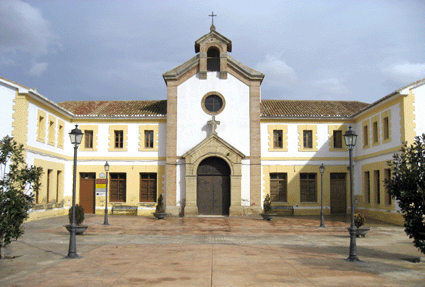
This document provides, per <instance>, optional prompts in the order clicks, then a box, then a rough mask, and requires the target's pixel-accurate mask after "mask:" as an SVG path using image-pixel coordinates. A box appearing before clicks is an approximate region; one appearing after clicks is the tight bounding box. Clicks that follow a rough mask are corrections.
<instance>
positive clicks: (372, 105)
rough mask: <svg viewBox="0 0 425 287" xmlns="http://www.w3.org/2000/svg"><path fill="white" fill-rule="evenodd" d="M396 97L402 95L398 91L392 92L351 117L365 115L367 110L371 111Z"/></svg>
mask: <svg viewBox="0 0 425 287" xmlns="http://www.w3.org/2000/svg"><path fill="white" fill-rule="evenodd" d="M396 95H400V93H399V92H398V90H397V91H395V92H392V93H391V94H389V95H386V96H385V97H383V98H380V99H379V100H377V101H375V102H373V103H371V104H370V105H369V106H367V107H364V108H363V109H361V110H360V111H358V112H357V113H354V114H352V115H351V117H352V118H355V117H357V116H358V115H360V114H361V113H363V112H365V111H367V110H369V109H371V108H373V107H374V106H376V105H378V104H380V103H381V102H383V101H385V100H388V99H389V98H391V97H393V96H396Z"/></svg>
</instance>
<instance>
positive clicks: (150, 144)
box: [145, 130, 153, 148]
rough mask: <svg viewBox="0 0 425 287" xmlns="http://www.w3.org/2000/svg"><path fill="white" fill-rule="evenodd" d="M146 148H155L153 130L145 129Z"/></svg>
mask: <svg viewBox="0 0 425 287" xmlns="http://www.w3.org/2000/svg"><path fill="white" fill-rule="evenodd" d="M145 148H153V131H148V130H146V131H145Z"/></svg>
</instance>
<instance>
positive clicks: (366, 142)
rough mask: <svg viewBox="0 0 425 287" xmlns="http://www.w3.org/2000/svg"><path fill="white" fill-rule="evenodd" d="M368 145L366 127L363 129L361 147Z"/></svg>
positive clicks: (367, 130)
mask: <svg viewBox="0 0 425 287" xmlns="http://www.w3.org/2000/svg"><path fill="white" fill-rule="evenodd" d="M368 145H369V129H368V127H367V126H364V127H363V146H368Z"/></svg>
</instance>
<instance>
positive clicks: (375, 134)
mask: <svg viewBox="0 0 425 287" xmlns="http://www.w3.org/2000/svg"><path fill="white" fill-rule="evenodd" d="M372 134H373V142H374V143H377V142H378V141H379V136H378V122H373V126H372Z"/></svg>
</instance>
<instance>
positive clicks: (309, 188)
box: [300, 173, 317, 202]
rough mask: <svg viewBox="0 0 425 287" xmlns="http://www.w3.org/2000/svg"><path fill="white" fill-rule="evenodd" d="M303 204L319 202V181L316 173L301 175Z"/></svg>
mask: <svg viewBox="0 0 425 287" xmlns="http://www.w3.org/2000/svg"><path fill="white" fill-rule="evenodd" d="M300 193H301V194H300V197H301V202H317V181H316V174H315V173H300Z"/></svg>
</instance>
